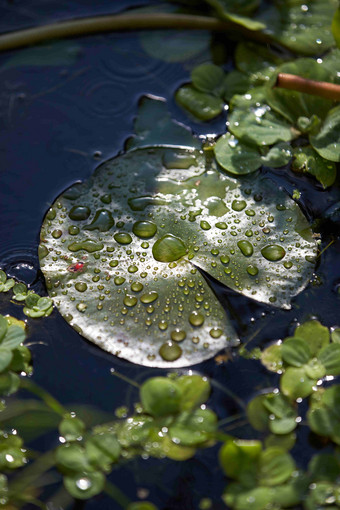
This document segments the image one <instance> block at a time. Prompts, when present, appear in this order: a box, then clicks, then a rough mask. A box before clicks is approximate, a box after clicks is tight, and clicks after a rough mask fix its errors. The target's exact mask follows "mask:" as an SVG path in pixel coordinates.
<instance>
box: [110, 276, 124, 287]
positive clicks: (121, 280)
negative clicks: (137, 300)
mask: <svg viewBox="0 0 340 510" xmlns="http://www.w3.org/2000/svg"><path fill="white" fill-rule="evenodd" d="M113 281H114V282H115V284H116V285H122V284H123V283H124V282H125V278H124V277H123V276H116V277H115V279H114V280H113Z"/></svg>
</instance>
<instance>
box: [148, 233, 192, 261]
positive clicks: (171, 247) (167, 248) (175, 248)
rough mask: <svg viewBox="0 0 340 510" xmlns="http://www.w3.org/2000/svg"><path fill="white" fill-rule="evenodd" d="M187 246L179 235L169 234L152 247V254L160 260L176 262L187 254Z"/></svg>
mask: <svg viewBox="0 0 340 510" xmlns="http://www.w3.org/2000/svg"><path fill="white" fill-rule="evenodd" d="M186 252H187V250H186V246H185V244H184V243H183V241H182V240H181V239H179V238H178V237H175V236H172V235H170V234H167V235H165V236H163V237H161V239H158V241H156V242H155V244H154V245H153V247H152V254H153V256H154V258H155V259H156V260H158V261H159V262H174V261H175V260H178V259H180V258H181V257H183V256H184V255H185V254H186Z"/></svg>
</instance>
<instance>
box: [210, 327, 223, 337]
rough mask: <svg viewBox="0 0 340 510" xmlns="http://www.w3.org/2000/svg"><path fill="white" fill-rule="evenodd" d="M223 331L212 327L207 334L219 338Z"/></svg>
mask: <svg viewBox="0 0 340 510" xmlns="http://www.w3.org/2000/svg"><path fill="white" fill-rule="evenodd" d="M222 333H223V331H222V329H220V328H212V329H211V330H210V331H209V334H210V336H211V337H212V338H220V336H221V335H222Z"/></svg>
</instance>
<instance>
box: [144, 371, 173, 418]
mask: <svg viewBox="0 0 340 510" xmlns="http://www.w3.org/2000/svg"><path fill="white" fill-rule="evenodd" d="M181 396H182V392H181V389H180V386H178V385H177V383H176V382H175V381H171V380H170V379H168V378H167V377H153V378H152V379H148V380H147V381H146V382H145V383H144V384H143V385H142V387H141V390H140V397H141V401H142V405H143V408H144V410H145V411H146V412H147V413H149V414H151V415H152V416H164V415H167V414H174V413H177V412H178V411H179V410H180V405H181Z"/></svg>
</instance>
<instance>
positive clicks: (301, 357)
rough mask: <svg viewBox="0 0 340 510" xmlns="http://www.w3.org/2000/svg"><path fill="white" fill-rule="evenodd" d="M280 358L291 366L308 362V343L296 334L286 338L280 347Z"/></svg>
mask: <svg viewBox="0 0 340 510" xmlns="http://www.w3.org/2000/svg"><path fill="white" fill-rule="evenodd" d="M281 354H282V359H283V361H284V362H285V363H287V364H288V365H291V366H293V367H302V366H303V365H305V364H306V363H308V361H309V359H310V357H311V352H310V348H309V346H308V343H307V342H306V341H305V340H302V339H301V338H297V337H296V336H294V337H290V338H286V339H285V341H284V342H283V344H282V347H281Z"/></svg>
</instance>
